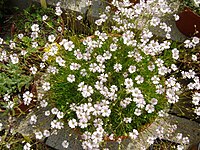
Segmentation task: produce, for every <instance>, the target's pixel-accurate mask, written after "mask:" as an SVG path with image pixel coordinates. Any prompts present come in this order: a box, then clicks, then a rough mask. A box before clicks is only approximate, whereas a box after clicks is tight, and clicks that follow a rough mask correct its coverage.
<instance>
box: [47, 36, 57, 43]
mask: <svg viewBox="0 0 200 150" xmlns="http://www.w3.org/2000/svg"><path fill="white" fill-rule="evenodd" d="M55 39H56V37H55V35H53V34H51V35H49V36H48V41H49V42H54V41H55Z"/></svg>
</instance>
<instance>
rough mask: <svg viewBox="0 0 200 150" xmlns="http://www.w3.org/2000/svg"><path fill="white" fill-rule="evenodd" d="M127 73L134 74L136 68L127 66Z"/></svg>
mask: <svg viewBox="0 0 200 150" xmlns="http://www.w3.org/2000/svg"><path fill="white" fill-rule="evenodd" d="M128 71H129V72H130V73H134V72H135V71H136V66H132V65H131V66H129V68H128Z"/></svg>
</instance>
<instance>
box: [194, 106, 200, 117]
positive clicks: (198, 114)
mask: <svg viewBox="0 0 200 150" xmlns="http://www.w3.org/2000/svg"><path fill="white" fill-rule="evenodd" d="M194 113H195V114H197V116H200V107H196V108H195V110H194Z"/></svg>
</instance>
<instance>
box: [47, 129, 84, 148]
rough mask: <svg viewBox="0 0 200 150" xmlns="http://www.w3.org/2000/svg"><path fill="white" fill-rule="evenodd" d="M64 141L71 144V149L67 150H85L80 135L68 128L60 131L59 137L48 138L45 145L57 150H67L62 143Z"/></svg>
mask: <svg viewBox="0 0 200 150" xmlns="http://www.w3.org/2000/svg"><path fill="white" fill-rule="evenodd" d="M64 140H67V141H68V142H69V147H68V148H67V150H83V149H82V147H81V142H80V137H79V134H77V133H75V132H74V131H72V130H71V129H70V128H67V127H65V128H63V129H61V130H59V131H58V133H57V135H51V136H50V137H48V139H47V140H46V143H45V144H46V145H48V146H50V147H53V148H55V149H57V150H66V149H65V148H64V147H63V146H62V142H63V141H64Z"/></svg>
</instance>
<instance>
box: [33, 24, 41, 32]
mask: <svg viewBox="0 0 200 150" xmlns="http://www.w3.org/2000/svg"><path fill="white" fill-rule="evenodd" d="M31 30H32V31H33V32H38V31H39V30H40V28H39V25H38V24H33V25H32V26H31Z"/></svg>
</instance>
